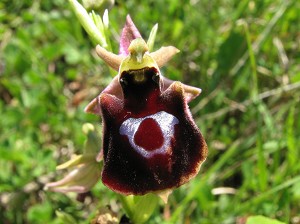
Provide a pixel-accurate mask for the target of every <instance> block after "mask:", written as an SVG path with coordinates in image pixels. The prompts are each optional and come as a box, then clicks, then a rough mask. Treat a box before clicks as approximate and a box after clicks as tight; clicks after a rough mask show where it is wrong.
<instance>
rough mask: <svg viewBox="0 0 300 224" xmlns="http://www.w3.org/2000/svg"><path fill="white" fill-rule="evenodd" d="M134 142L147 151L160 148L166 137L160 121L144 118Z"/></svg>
mask: <svg viewBox="0 0 300 224" xmlns="http://www.w3.org/2000/svg"><path fill="white" fill-rule="evenodd" d="M134 142H135V144H136V145H138V146H140V147H142V148H144V149H145V150H147V151H152V150H155V149H158V148H160V147H161V146H162V145H163V143H164V137H163V133H162V131H161V128H160V127H159V125H158V123H157V122H156V121H155V120H153V119H152V118H147V119H145V120H143V121H142V123H141V124H140V126H139V128H138V130H137V132H136V133H135V136H134Z"/></svg>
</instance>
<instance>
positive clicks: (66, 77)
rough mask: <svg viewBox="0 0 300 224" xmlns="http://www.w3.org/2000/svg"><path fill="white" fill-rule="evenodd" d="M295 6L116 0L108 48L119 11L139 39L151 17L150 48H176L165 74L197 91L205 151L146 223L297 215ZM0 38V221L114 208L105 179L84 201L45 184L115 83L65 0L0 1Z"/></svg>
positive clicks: (299, 59) (83, 219)
mask: <svg viewBox="0 0 300 224" xmlns="http://www.w3.org/2000/svg"><path fill="white" fill-rule="evenodd" d="M299 11H300V2H299V1H297V0H294V1H292V0H290V1H288V0H284V1H283V0H272V1H270V0H264V1H263V0H261V1H251V0H241V1H240V0H239V1H238V0H234V1H228V0H221V1H215V0H201V1H198V0H190V1H172V0H167V1H134V0H128V1H116V4H115V6H114V7H113V8H112V9H111V11H110V14H109V16H110V21H111V24H110V26H111V28H112V32H111V36H112V37H111V40H112V42H113V44H114V45H113V48H114V49H115V52H117V48H118V46H117V43H118V38H119V34H120V29H121V28H122V27H123V25H124V22H125V16H126V14H128V13H129V14H130V15H131V16H132V18H133V21H134V22H135V23H136V25H137V27H138V28H139V29H140V31H141V33H142V35H143V36H144V37H145V39H147V37H148V35H149V32H150V29H151V28H152V26H153V25H154V23H156V22H157V23H159V30H158V35H157V38H156V45H155V47H156V49H158V48H159V47H160V46H162V45H174V46H176V47H177V48H179V49H180V50H181V53H180V54H179V55H177V56H176V57H175V58H174V60H172V61H171V62H170V63H169V65H168V66H166V67H165V68H164V69H163V72H164V74H165V76H167V77H169V78H171V79H176V80H180V81H182V82H184V83H187V84H190V85H194V86H198V87H201V88H202V89H203V93H202V95H201V96H200V97H199V98H198V99H197V100H196V101H195V102H193V103H192V104H191V109H192V112H193V115H194V118H195V120H196V122H197V124H198V125H199V127H200V129H201V131H202V132H203V134H204V136H205V137H206V140H207V143H208V146H209V157H208V159H207V161H206V162H205V164H204V165H203V167H202V169H201V171H200V174H199V175H198V176H197V177H196V178H195V179H194V180H193V181H191V182H190V183H189V184H187V185H185V186H182V187H181V188H179V189H177V190H176V191H175V192H174V193H173V194H172V195H171V197H170V200H169V204H168V205H163V204H161V206H160V209H157V211H156V212H155V215H154V216H153V217H152V218H151V220H150V221H149V223H244V222H245V220H246V218H247V217H248V216H251V215H264V216H267V217H270V218H276V219H278V220H280V221H283V222H286V223H300V203H299V200H300V172H299V171H300V163H299V162H298V158H299V156H300V152H299V139H300V119H299V110H300V109H299V99H300V91H299V87H300V54H299V45H300V33H299V24H300V14H299ZM0 40H1V42H0V52H1V53H0V114H1V118H0V133H1V135H0V220H1V223H17V224H18V223H63V222H64V221H63V219H62V218H61V215H60V214H62V213H63V214H65V213H67V214H69V215H70V216H72V217H73V218H74V219H75V220H77V222H78V223H87V222H88V220H90V219H91V218H93V217H94V216H95V213H96V211H97V210H98V209H99V208H101V207H105V206H106V205H110V206H111V207H112V208H113V209H114V210H118V209H120V208H119V202H118V198H117V196H116V195H115V194H114V193H112V192H111V191H109V190H108V189H106V188H105V187H104V186H103V185H102V184H101V183H99V184H97V185H96V186H95V187H94V189H93V191H92V192H91V193H89V194H87V195H85V197H83V196H82V195H81V197H76V195H73V194H69V195H63V194H60V193H51V192H45V191H43V185H44V184H45V183H46V182H48V181H52V180H54V179H57V175H58V176H60V175H62V174H61V173H56V172H55V166H56V165H58V164H60V163H62V162H64V161H67V160H68V159H69V158H70V156H71V155H72V154H74V153H81V152H82V151H81V150H82V146H83V143H84V139H85V137H84V135H83V132H82V130H81V127H82V125H83V124H84V123H85V122H91V123H94V124H97V125H98V123H99V120H98V118H97V117H95V116H93V115H87V114H85V113H84V112H83V108H84V107H85V106H86V105H87V103H88V102H89V100H91V99H92V98H94V97H95V96H96V95H97V94H98V93H99V92H100V91H101V90H102V89H103V88H104V87H105V85H107V84H108V83H109V81H110V79H111V76H109V71H108V68H107V67H106V66H103V62H102V61H101V60H100V59H98V58H97V56H96V54H95V51H94V44H93V43H91V42H90V41H89V38H88V36H87V34H86V33H85V32H84V31H83V29H82V28H81V26H80V24H79V22H78V21H77V20H76V18H75V16H74V14H73V13H72V12H71V11H70V9H69V5H68V2H67V1H64V0H53V1H50V0H43V1H41V0H38V1H32V0H25V1H18V0H14V1H8V0H3V1H1V3H0ZM99 147H100V140H99ZM55 175H56V177H55ZM220 187H226V188H220ZM228 193H229V194H228ZM80 199H81V200H80ZM83 199H84V200H83ZM78 200H79V201H81V202H79V201H78ZM121 213H122V212H121ZM70 219H72V218H70Z"/></svg>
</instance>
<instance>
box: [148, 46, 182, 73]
mask: <svg viewBox="0 0 300 224" xmlns="http://www.w3.org/2000/svg"><path fill="white" fill-rule="evenodd" d="M179 52H180V50H178V49H177V48H176V47H173V46H168V47H161V48H160V49H158V50H157V51H154V52H152V53H150V55H151V57H152V58H153V59H154V61H156V63H157V65H158V67H159V68H161V67H163V66H164V65H165V64H166V63H167V62H168V61H170V60H171V59H172V57H173V56H174V55H175V54H177V53H179Z"/></svg>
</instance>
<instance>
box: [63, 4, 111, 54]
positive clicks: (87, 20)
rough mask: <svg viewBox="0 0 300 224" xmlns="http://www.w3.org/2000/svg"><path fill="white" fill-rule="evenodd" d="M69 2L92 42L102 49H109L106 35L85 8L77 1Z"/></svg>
mask: <svg viewBox="0 0 300 224" xmlns="http://www.w3.org/2000/svg"><path fill="white" fill-rule="evenodd" d="M69 2H70V5H71V7H72V10H73V11H74V13H75V15H76V16H77V18H78V20H79V22H80V23H81V25H82V26H83V28H84V29H85V31H86V32H87V33H88V34H89V36H90V37H91V38H92V40H93V41H95V42H96V43H98V44H100V45H101V46H102V47H104V48H107V46H108V44H107V42H106V39H105V35H104V34H103V33H101V30H99V29H98V28H97V26H96V25H95V23H94V21H93V19H92V18H91V17H90V16H89V14H88V13H87V11H86V10H85V9H84V8H83V6H82V5H81V4H79V3H78V2H77V1H76V0H69Z"/></svg>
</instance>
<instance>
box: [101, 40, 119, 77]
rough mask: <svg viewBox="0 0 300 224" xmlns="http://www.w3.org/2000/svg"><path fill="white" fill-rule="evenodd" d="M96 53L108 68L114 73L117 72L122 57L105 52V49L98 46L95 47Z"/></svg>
mask: <svg viewBox="0 0 300 224" xmlns="http://www.w3.org/2000/svg"><path fill="white" fill-rule="evenodd" d="M96 53H97V54H98V56H99V57H100V58H101V59H102V60H103V61H104V62H105V63H106V64H107V65H108V66H110V67H111V68H112V69H114V70H116V71H118V70H119V67H120V65H121V62H122V60H123V59H124V57H123V56H120V55H116V54H114V53H111V52H109V51H107V50H105V48H103V47H101V46H100V45H97V46H96Z"/></svg>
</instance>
